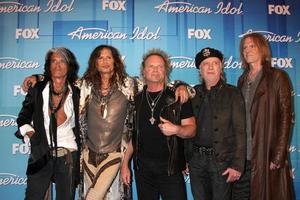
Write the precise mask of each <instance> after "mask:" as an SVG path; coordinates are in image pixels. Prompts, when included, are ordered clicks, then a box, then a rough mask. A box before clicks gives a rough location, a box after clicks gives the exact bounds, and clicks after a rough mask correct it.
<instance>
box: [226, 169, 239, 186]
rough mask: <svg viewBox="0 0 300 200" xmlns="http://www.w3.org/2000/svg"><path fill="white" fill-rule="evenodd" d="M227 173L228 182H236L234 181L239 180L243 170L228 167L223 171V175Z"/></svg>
mask: <svg viewBox="0 0 300 200" xmlns="http://www.w3.org/2000/svg"><path fill="white" fill-rule="evenodd" d="M225 175H228V177H227V180H226V182H227V183H229V182H234V181H237V180H239V179H240V177H241V172H239V171H236V170H235V169H232V168H227V169H226V170H225V171H224V172H223V174H222V176H225Z"/></svg>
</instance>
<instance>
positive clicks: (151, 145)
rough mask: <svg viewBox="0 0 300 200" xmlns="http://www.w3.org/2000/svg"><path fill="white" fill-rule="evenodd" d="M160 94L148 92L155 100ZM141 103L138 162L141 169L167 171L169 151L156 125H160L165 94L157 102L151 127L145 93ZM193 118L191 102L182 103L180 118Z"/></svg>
mask: <svg viewBox="0 0 300 200" xmlns="http://www.w3.org/2000/svg"><path fill="white" fill-rule="evenodd" d="M159 93H160V92H149V94H150V96H151V98H152V99H155V98H156V97H157V96H158V95H159ZM143 95H144V97H143V98H142V99H143V101H142V102H141V110H140V115H139V117H140V119H139V130H140V136H139V139H140V144H141V145H140V147H139V148H140V151H139V161H140V162H141V168H144V169H145V168H148V169H149V170H153V169H155V168H156V169H167V167H166V166H167V165H168V158H169V150H168V145H167V137H166V136H165V135H164V134H163V133H162V132H161V131H160V129H159V127H158V124H159V123H160V120H159V116H160V112H161V110H162V108H163V107H164V106H165V101H164V98H166V94H165V92H164V93H163V94H162V96H161V98H160V99H159V101H158V102H157V104H156V106H155V108H154V113H153V117H154V118H155V122H154V124H153V125H152V124H151V122H150V121H149V120H150V118H151V109H150V106H149V105H148V102H147V99H146V93H145V92H144V94H143ZM192 116H193V111H192V105H191V102H190V101H188V102H186V103H184V104H183V105H182V107H181V113H180V118H181V119H186V118H189V117H192Z"/></svg>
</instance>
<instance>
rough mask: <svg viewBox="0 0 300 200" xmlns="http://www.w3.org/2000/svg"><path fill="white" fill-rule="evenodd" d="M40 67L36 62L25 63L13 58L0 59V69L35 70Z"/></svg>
mask: <svg viewBox="0 0 300 200" xmlns="http://www.w3.org/2000/svg"><path fill="white" fill-rule="evenodd" d="M38 67H40V64H39V63H38V62H34V61H31V60H30V61H25V60H20V59H18V58H13V57H0V69H36V68H38Z"/></svg>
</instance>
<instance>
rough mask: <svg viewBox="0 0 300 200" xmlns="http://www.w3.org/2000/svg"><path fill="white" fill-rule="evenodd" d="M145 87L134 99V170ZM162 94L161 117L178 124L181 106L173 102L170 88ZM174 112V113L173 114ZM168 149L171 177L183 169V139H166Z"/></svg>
mask: <svg viewBox="0 0 300 200" xmlns="http://www.w3.org/2000/svg"><path fill="white" fill-rule="evenodd" d="M145 91H146V87H144V89H143V91H142V92H141V93H139V94H138V95H137V96H136V98H135V116H134V118H135V123H134V124H135V125H134V127H135V128H134V134H133V136H132V144H133V148H134V156H133V159H134V167H135V170H139V148H140V146H141V143H140V141H139V136H140V134H141V133H140V131H141V130H140V129H139V126H138V125H139V119H140V117H139V116H140V112H142V111H141V105H142V102H143V100H144V99H143V98H144V96H145V94H144V93H145ZM164 93H165V94H166V96H167V97H165V98H163V101H165V102H164V105H165V106H164V107H163V109H162V110H163V117H164V118H166V119H168V120H169V121H171V122H172V123H174V124H180V122H181V119H180V111H181V104H180V103H179V102H175V94H174V91H173V90H172V89H171V88H166V89H165V91H164ZM174 111H175V112H174ZM166 140H167V144H168V149H169V159H168V175H169V176H170V175H173V174H175V173H177V172H179V171H182V170H183V169H184V168H185V159H184V148H183V139H181V138H179V137H177V136H169V137H166Z"/></svg>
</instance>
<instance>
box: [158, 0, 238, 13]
mask: <svg viewBox="0 0 300 200" xmlns="http://www.w3.org/2000/svg"><path fill="white" fill-rule="evenodd" d="M154 8H155V9H156V10H157V12H166V13H195V14H222V15H241V14H242V13H243V10H242V8H243V3H240V4H239V6H238V7H235V6H233V5H232V4H231V2H229V3H227V4H225V3H223V2H219V3H218V4H217V6H216V8H215V9H212V8H210V7H205V6H198V5H195V4H192V3H189V2H183V1H173V2H171V1H169V0H166V1H164V2H163V3H161V4H159V5H157V6H155V7H154Z"/></svg>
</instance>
